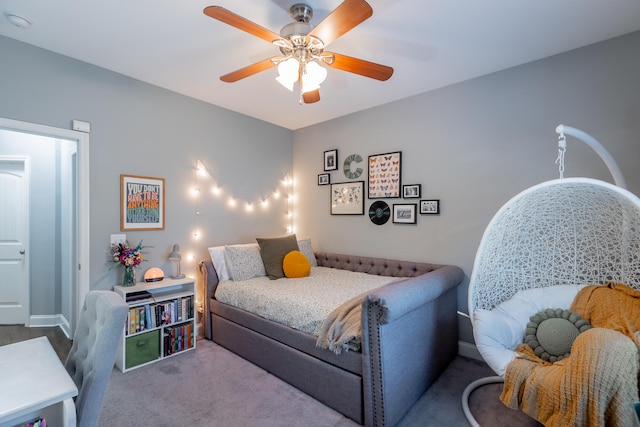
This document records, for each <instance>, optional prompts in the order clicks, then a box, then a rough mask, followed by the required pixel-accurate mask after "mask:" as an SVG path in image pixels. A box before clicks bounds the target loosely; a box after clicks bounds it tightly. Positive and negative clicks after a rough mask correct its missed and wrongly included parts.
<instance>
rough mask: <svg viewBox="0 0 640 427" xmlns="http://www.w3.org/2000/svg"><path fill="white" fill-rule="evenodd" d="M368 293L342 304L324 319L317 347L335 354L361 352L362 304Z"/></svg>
mask: <svg viewBox="0 0 640 427" xmlns="http://www.w3.org/2000/svg"><path fill="white" fill-rule="evenodd" d="M366 297H367V293H364V294H361V295H358V296H357V297H355V298H352V299H350V300H348V301H347V302H344V303H342V304H340V305H339V306H338V307H337V308H334V309H333V310H332V311H331V313H329V315H328V316H327V318H326V319H324V322H322V326H321V327H320V332H319V335H318V340H317V341H316V347H320V348H328V349H329V350H331V351H333V352H334V353H335V354H340V353H342V351H348V350H352V351H360V337H361V335H362V302H363V301H364V299H365V298H366Z"/></svg>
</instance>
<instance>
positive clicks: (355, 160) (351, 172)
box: [342, 154, 364, 179]
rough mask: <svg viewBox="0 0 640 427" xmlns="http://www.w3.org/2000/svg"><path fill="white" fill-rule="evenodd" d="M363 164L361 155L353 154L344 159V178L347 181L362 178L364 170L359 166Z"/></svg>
mask: <svg viewBox="0 0 640 427" xmlns="http://www.w3.org/2000/svg"><path fill="white" fill-rule="evenodd" d="M360 163H362V157H360V154H351V155H350V156H347V158H346V159H344V165H343V167H342V171H343V172H344V176H345V177H346V178H347V179H357V178H360V175H362V172H364V169H363V168H361V167H360V166H359V165H360Z"/></svg>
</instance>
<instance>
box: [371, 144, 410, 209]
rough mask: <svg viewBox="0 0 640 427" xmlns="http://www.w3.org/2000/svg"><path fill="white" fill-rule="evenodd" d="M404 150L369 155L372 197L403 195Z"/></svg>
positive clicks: (381, 197)
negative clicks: (401, 190)
mask: <svg viewBox="0 0 640 427" xmlns="http://www.w3.org/2000/svg"><path fill="white" fill-rule="evenodd" d="M401 172H402V151H395V152H393V153H386V154H375V155H373V156H369V192H368V197H369V198H370V199H383V198H397V197H400V196H401V193H400V189H401V188H402V182H401V181H400V177H401V176H402V174H401Z"/></svg>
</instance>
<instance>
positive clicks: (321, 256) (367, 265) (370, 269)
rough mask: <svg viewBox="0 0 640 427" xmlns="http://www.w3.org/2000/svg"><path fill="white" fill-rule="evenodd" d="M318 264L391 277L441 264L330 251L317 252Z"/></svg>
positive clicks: (423, 271) (435, 267) (405, 275)
mask: <svg viewBox="0 0 640 427" xmlns="http://www.w3.org/2000/svg"><path fill="white" fill-rule="evenodd" d="M315 255H316V259H317V260H318V266H320V267H330V268H339V269H341V270H349V271H357V272H359V273H367V274H375V275H378V276H391V277H415V276H420V275H421V274H425V273H428V272H430V271H433V270H435V269H438V268H440V267H444V266H443V265H440V264H429V263H424V262H411V261H397V260H390V259H385V258H371V257H363V256H356V255H342V254H335V253H329V252H315Z"/></svg>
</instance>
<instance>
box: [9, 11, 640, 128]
mask: <svg viewBox="0 0 640 427" xmlns="http://www.w3.org/2000/svg"><path fill="white" fill-rule="evenodd" d="M298 2H300V0H270V1H267V0H243V1H237V0H236V1H234V0H90V1H86V0H85V1H82V0H55V1H52V0H29V1H24V0H0V13H3V14H6V13H13V14H18V15H21V16H23V17H24V18H26V19H28V20H30V21H31V22H32V26H31V27H30V28H28V29H26V30H25V29H21V28H18V27H15V26H13V25H12V24H10V23H9V22H8V21H7V20H6V19H4V16H2V15H0V35H4V36H7V37H11V38H14V39H17V40H20V41H23V42H26V43H29V44H32V45H35V46H39V47H42V48H45V49H48V50H51V51H54V52H58V53H61V54H63V55H67V56H70V57H72V58H76V59H79V60H82V61H85V62H88V63H91V64H95V65H97V66H100V67H103V68H106V69H109V70H112V71H115V72H118V73H121V74H124V75H127V76H131V77H133V78H136V79H139V80H143V81H145V82H148V83H151V84H154V85H157V86H160V87H163V88H166V89H169V90H172V91H175V92H178V93H181V94H184V95H187V96H190V97H193V98H196V99H200V100H202V101H205V102H208V103H211V104H214V105H218V106H220V107H224V108H227V109H230V110H233V111H237V112H239V113H243V114H246V115H248V116H252V117H255V118H258V119H261V120H265V121H267V122H270V123H274V124H276V125H280V126H283V127H285V128H289V129H298V128H301V127H304V126H308V125H311V124H314V123H318V122H322V121H326V120H330V119H333V118H336V117H340V116H343V115H346V114H350V113H354V112H357V111H361V110H364V109H367V108H370V107H374V106H377V105H381V104H385V103H388V102H391V101H395V100H398V99H402V98H406V97H409V96H412V95H415V94H418V93H423V92H426V91H429V90H433V89H436V88H439V87H443V86H447V85H450V84H453V83H457V82H460V81H464V80H468V79H471V78H474V77H478V76H481V75H485V74H488V73H491V72H495V71H499V70H502V69H505V68H509V67H513V66H515V65H519V64H523V63H526V62H530V61H534V60H537V59H540V58H544V57H547V56H550V55H554V54H557V53H561V52H565V51H567V50H571V49H575V48H577V47H581V46H585V45H588V44H592V43H595V42H598V41H602V40H606V39H609V38H612V37H616V36H619V35H622V34H626V33H630V32H633V31H637V30H640V1H638V0H535V1H532V0H387V1H384V0H370V1H369V3H370V5H371V6H372V8H373V16H372V17H371V18H369V19H368V20H367V21H365V22H364V23H362V24H360V25H359V26H357V27H356V28H354V29H353V30H351V31H350V32H348V33H347V34H345V35H344V36H342V37H341V38H339V39H338V40H336V41H335V42H334V43H332V44H331V45H330V48H329V50H331V51H334V52H337V53H342V54H344V55H349V56H353V57H357V58H361V59H365V60H368V61H372V62H377V63H380V64H384V65H389V66H391V67H393V68H394V69H395V72H394V74H393V76H392V77H391V79H389V80H388V81H386V82H380V81H377V80H372V79H368V78H366V77H362V76H358V75H354V74H350V73H347V72H344V71H340V70H334V69H329V73H328V77H327V80H326V81H325V82H324V83H323V84H322V87H321V90H320V94H321V100H320V102H318V103H316V104H309V105H299V104H298V95H297V94H296V93H295V91H294V93H292V92H289V91H287V90H286V89H284V88H283V87H282V86H280V85H279V84H278V83H277V82H276V81H275V76H276V75H277V70H276V69H275V68H272V69H270V70H267V71H264V72H262V73H259V74H257V75H254V76H251V77H248V78H246V79H244V80H240V81H239V82H236V83H223V82H221V81H220V80H219V77H220V76H221V75H223V74H227V73H229V72H231V71H234V70H236V69H239V68H242V67H244V66H247V65H249V64H252V63H254V62H257V61H260V60H262V59H266V58H268V57H271V56H275V55H278V54H279V51H278V50H277V48H276V47H274V46H272V45H270V44H269V43H267V42H265V41H264V40H262V39H259V38H257V37H254V36H252V35H249V34H247V33H245V32H242V31H240V30H238V29H236V28H233V27H230V26H228V25H226V24H223V23H221V22H219V21H216V20H214V19H211V18H209V17H207V16H206V15H204V14H203V13H202V10H203V9H204V8H205V7H206V6H210V5H219V6H223V7H225V8H227V9H229V10H231V11H232V12H234V13H236V14H238V15H241V16H243V17H245V18H246V19H249V20H251V21H253V22H255V23H257V24H259V25H261V26H263V27H265V28H268V29H270V30H272V31H274V32H276V33H277V32H279V31H280V28H281V27H282V26H284V25H285V24H288V23H289V22H291V18H290V17H289V12H288V10H289V7H290V6H291V4H293V3H298ZM341 2H342V0H308V1H307V4H309V5H311V6H312V7H313V10H314V16H313V19H312V20H311V23H312V24H317V23H318V22H320V21H321V20H322V19H323V18H324V17H326V16H327V15H328V14H329V12H330V11H332V10H333V9H335V8H336V7H337V6H338V5H339V4H340V3H341ZM639 54H640V53H639Z"/></svg>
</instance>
